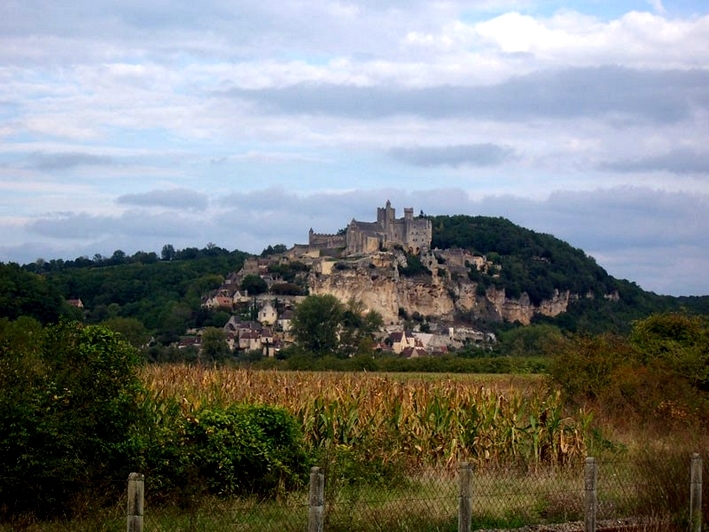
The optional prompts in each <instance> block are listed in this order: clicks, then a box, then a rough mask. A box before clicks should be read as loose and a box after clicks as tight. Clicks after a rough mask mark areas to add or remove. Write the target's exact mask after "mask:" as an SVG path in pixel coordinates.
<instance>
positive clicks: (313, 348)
mask: <svg viewBox="0 0 709 532" xmlns="http://www.w3.org/2000/svg"><path fill="white" fill-rule="evenodd" d="M344 311H345V309H344V306H343V305H342V303H341V302H340V300H339V299H337V298H336V297H335V296H333V295H330V294H325V295H312V296H308V297H306V298H305V299H304V300H303V301H302V302H301V303H300V304H299V305H298V306H297V307H296V308H295V311H294V312H293V319H292V320H291V332H292V334H293V337H294V338H295V342H296V344H297V345H298V347H299V348H300V349H301V350H302V351H304V352H308V353H312V354H313V355H315V356H318V357H320V356H324V355H327V354H334V353H336V352H337V349H338V345H339V340H338V333H339V329H340V324H341V322H342V316H343V314H344Z"/></svg>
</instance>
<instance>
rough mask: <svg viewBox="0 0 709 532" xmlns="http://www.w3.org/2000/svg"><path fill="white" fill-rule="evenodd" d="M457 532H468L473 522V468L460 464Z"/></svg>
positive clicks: (464, 463) (466, 463)
mask: <svg viewBox="0 0 709 532" xmlns="http://www.w3.org/2000/svg"><path fill="white" fill-rule="evenodd" d="M458 480H459V488H458V532H470V529H471V526H472V521H473V486H472V484H473V466H472V465H470V464H469V463H468V462H463V463H462V464H460V468H459V470H458Z"/></svg>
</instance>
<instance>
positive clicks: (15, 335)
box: [0, 318, 142, 517]
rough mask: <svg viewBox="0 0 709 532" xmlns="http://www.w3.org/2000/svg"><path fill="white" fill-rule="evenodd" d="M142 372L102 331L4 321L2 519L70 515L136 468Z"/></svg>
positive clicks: (0, 326)
mask: <svg viewBox="0 0 709 532" xmlns="http://www.w3.org/2000/svg"><path fill="white" fill-rule="evenodd" d="M138 364H139V357H138V355H137V352H136V350H135V349H134V348H132V347H131V346H130V345H129V344H128V343H126V342H124V341H123V340H121V339H120V337H119V335H118V334H117V333H115V332H113V331H111V330H110V329H108V328H106V327H103V326H96V325H89V326H83V325H81V324H79V323H76V322H72V323H61V324H59V325H55V326H51V327H47V328H45V329H42V328H40V327H39V326H38V325H37V324H36V322H35V323H31V322H30V321H28V319H27V318H23V319H22V320H17V321H16V322H8V321H7V320H0V449H2V453H0V470H2V472H3V474H2V476H0V494H2V500H3V503H2V505H1V506H0V512H3V513H6V514H9V516H10V517H11V516H12V515H16V514H20V513H26V512H31V513H35V514H38V515H51V514H54V513H55V512H57V511H61V512H65V511H66V507H65V506H64V503H65V502H66V501H67V500H69V499H71V498H74V497H76V496H78V495H80V494H81V493H82V491H83V490H86V491H91V492H92V494H93V493H94V492H95V493H108V492H110V491H111V487H112V485H113V486H114V488H115V482H113V481H111V480H109V479H113V478H116V477H120V478H125V476H126V475H127V474H128V473H129V472H130V471H131V470H133V468H134V467H136V466H137V465H138V464H137V463H136V461H135V459H134V458H133V457H134V455H135V453H134V452H133V451H134V450H135V448H136V447H135V445H136V440H135V438H134V436H135V434H136V433H135V432H134V431H133V429H134V427H135V426H136V424H137V423H138V422H139V420H140V417H139V415H140V413H139V409H138V403H137V397H138V395H139V394H140V393H142V387H141V384H140V380H139V378H138V375H137V366H138ZM113 491H114V492H115V489H114V490H113ZM113 495H115V493H112V496H113Z"/></svg>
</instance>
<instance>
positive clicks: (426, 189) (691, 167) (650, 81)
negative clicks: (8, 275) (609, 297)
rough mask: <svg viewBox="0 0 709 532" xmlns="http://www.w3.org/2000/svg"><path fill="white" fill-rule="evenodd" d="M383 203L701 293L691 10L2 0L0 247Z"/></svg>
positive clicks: (704, 172)
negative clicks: (548, 239) (569, 251)
mask: <svg viewBox="0 0 709 532" xmlns="http://www.w3.org/2000/svg"><path fill="white" fill-rule="evenodd" d="M387 199H389V200H391V201H392V203H393V205H394V206H395V207H396V208H397V209H398V213H399V214H402V213H403V208H404V207H409V206H410V207H413V208H414V209H415V211H416V212H418V211H419V210H423V211H424V212H426V213H428V214H470V215H477V214H483V215H491V216H504V217H507V218H509V219H510V220H512V221H513V222H515V223H518V224H520V225H523V226H525V227H528V228H530V229H534V230H536V231H542V232H546V233H551V234H553V235H555V236H558V237H559V238H562V239H564V240H566V241H568V242H569V243H571V244H572V245H573V246H575V247H579V248H582V249H584V250H585V251H586V252H587V253H588V254H590V255H592V256H593V257H595V258H596V260H597V261H598V263H599V264H601V265H602V266H603V267H605V268H606V269H607V270H608V271H609V272H610V273H611V274H612V275H614V276H616V277H620V278H626V279H629V280H632V281H635V282H637V283H638V284H640V286H642V287H643V288H645V289H648V290H653V291H655V292H658V293H665V294H674V295H706V294H709V276H708V275H707V274H706V272H709V237H707V229H709V215H708V214H707V213H709V4H707V5H705V4H704V3H703V2H696V1H693V0H677V1H672V0H664V1H660V0H651V1H650V0H647V1H646V0H620V1H618V2H610V1H608V2H605V1H604V2H598V1H595V0H587V1H583V0H571V1H567V2H560V1H553V0H477V1H476V0H467V1H464V0H448V1H429V0H427V1H419V0H407V1H405V2H404V1H402V0H383V1H382V0H377V1H374V0H359V1H352V2H347V1H334V0H332V1H331V0H320V1H317V2H312V1H308V2H305V1H304V0H279V1H275V0H258V1H255V0H241V1H239V2H226V1H223V0H205V1H204V2H200V3H194V2H187V1H186V0H184V1H179V0H177V1H172V2H169V3H168V2H142V1H141V2H138V1H135V0H122V1H120V2H118V1H115V0H92V1H90V2H89V1H88V0H76V1H73V2H71V5H70V6H68V5H67V4H66V3H56V2H54V3H52V2H45V1H40V0H22V1H19V0H8V1H5V2H1V3H0V234H1V235H2V239H0V260H1V261H16V262H20V263H26V262H31V261H34V260H36V259H37V258H40V257H41V258H44V259H51V258H65V259H69V258H76V257H78V256H82V255H86V256H89V257H92V256H93V255H94V254H96V253H100V254H102V255H110V254H111V253H113V251H115V250H116V249H122V250H123V251H125V252H126V253H128V254H132V253H134V252H136V251H138V250H143V251H156V252H159V251H160V249H161V248H162V246H163V245H164V244H168V243H170V244H172V245H174V246H175V247H176V248H183V247H187V246H197V247H203V246H205V245H206V244H207V243H208V242H214V243H216V244H217V245H219V246H222V247H226V248H228V249H241V250H244V251H251V252H256V253H258V252H260V251H261V250H262V249H263V248H264V247H266V246H267V245H269V244H277V243H284V244H286V245H289V246H290V245H292V244H294V243H303V242H306V241H307V232H308V229H309V228H311V227H312V228H313V229H315V230H316V231H318V232H330V231H332V232H334V231H337V230H338V229H340V228H342V227H344V226H345V225H347V223H348V222H349V221H350V220H351V219H352V218H356V219H359V220H363V221H371V220H374V218H375V213H376V207H378V206H381V205H383V204H384V203H385V202H386V200H387Z"/></svg>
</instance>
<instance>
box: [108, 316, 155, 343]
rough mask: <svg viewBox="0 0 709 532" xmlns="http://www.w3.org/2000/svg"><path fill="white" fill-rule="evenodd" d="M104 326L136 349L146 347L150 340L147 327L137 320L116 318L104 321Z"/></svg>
mask: <svg viewBox="0 0 709 532" xmlns="http://www.w3.org/2000/svg"><path fill="white" fill-rule="evenodd" d="M103 325H105V326H106V327H108V328H109V329H111V330H112V331H114V332H117V333H119V334H120V335H121V337H122V338H123V339H124V340H125V341H126V342H128V343H129V344H130V345H132V346H133V347H136V348H142V347H144V346H145V345H146V344H147V343H148V341H149V340H150V334H149V333H148V331H147V330H146V328H145V325H143V323H142V322H141V321H140V320H137V319H135V318H122V317H119V316H116V317H113V318H109V319H107V320H106V321H104V322H103Z"/></svg>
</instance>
